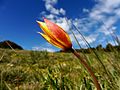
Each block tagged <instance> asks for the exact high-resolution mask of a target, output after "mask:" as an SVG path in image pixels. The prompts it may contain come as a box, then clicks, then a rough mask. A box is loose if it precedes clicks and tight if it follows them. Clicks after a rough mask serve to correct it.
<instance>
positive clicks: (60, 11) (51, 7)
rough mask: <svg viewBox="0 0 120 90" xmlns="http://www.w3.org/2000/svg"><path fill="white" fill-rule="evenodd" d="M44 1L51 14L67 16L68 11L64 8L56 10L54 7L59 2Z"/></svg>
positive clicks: (55, 0)
mask: <svg viewBox="0 0 120 90" xmlns="http://www.w3.org/2000/svg"><path fill="white" fill-rule="evenodd" d="M43 1H45V8H46V10H47V11H49V12H50V13H51V14H55V15H60V14H61V15H65V13H66V11H65V10H64V9H63V8H60V9H56V8H55V7H54V5H55V4H57V2H58V0H43Z"/></svg>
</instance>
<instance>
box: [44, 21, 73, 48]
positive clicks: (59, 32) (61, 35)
mask: <svg viewBox="0 0 120 90" xmlns="http://www.w3.org/2000/svg"><path fill="white" fill-rule="evenodd" d="M44 21H45V23H46V25H47V27H48V29H49V30H50V31H51V32H52V33H53V35H54V36H55V37H56V38H57V40H58V42H60V43H61V44H63V45H64V46H66V47H67V48H71V47H72V44H71V41H70V38H69V36H68V34H67V33H66V32H65V31H64V30H63V29H62V28H61V27H59V26H58V25H57V24H55V23H53V22H51V21H49V20H47V19H44Z"/></svg>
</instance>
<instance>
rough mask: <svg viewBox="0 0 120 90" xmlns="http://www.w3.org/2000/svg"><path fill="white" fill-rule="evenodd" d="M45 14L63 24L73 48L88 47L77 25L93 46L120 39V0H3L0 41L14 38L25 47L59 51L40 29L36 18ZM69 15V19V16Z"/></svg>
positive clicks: (27, 48)
mask: <svg viewBox="0 0 120 90" xmlns="http://www.w3.org/2000/svg"><path fill="white" fill-rule="evenodd" d="M42 17H45V18H47V19H49V20H51V21H53V22H54V23H56V24H58V25H59V26H61V27H62V28H63V29H64V30H65V31H66V32H67V33H68V34H69V35H70V38H71V41H72V43H73V47H74V48H79V46H78V44H77V43H76V41H75V39H74V36H73V34H72V33H71V30H73V32H74V33H75V35H76V37H77V39H78V41H79V43H80V45H81V46H82V47H84V48H85V47H86V46H85V42H84V41H83V40H82V39H81V36H80V34H79V33H78V32H77V30H76V29H75V28H74V27H73V25H75V26H76V27H77V28H78V29H79V31H80V32H81V33H82V34H83V35H84V37H85V39H86V40H87V41H88V42H89V43H90V45H91V46H92V47H96V46H97V45H99V44H102V45H103V46H104V47H105V46H106V44H107V43H108V42H109V43H111V44H113V45H116V43H115V42H113V38H112V36H111V34H112V35H116V36H117V37H118V38H119V39H120V31H119V29H120V24H119V23H120V0H74V1H73V0H0V41H3V40H11V41H13V42H15V43H17V44H19V45H20V46H22V47H23V48H24V49H26V50H47V51H51V52H53V51H58V50H60V49H58V48H56V47H54V46H52V45H50V44H49V43H47V42H46V40H44V39H43V38H42V37H41V36H40V35H39V34H38V33H37V32H42V30H41V29H40V28H39V26H38V24H37V23H36V20H39V21H43V18H42ZM66 18H67V19H66Z"/></svg>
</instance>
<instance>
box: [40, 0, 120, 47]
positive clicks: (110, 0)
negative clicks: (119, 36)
mask: <svg viewBox="0 0 120 90" xmlns="http://www.w3.org/2000/svg"><path fill="white" fill-rule="evenodd" d="M43 1H44V2H45V8H46V10H47V11H48V12H49V13H47V12H46V11H43V12H41V15H44V16H45V17H46V18H48V19H50V20H52V21H53V22H55V23H57V24H58V25H60V26H61V27H62V28H63V29H64V30H66V31H67V32H68V33H69V34H70V37H71V40H72V42H73V43H74V44H75V39H74V36H73V35H72V33H71V31H70V29H71V27H72V23H74V25H75V26H76V27H77V28H78V29H79V30H80V32H81V33H82V34H83V35H84V37H85V38H86V40H87V41H88V42H89V43H90V44H92V43H94V42H96V44H101V43H103V42H106V41H105V40H106V39H105V38H107V37H108V36H109V35H110V32H109V31H110V30H113V28H114V27H115V29H117V27H116V26H115V24H116V23H117V22H118V20H119V19H120V17H119V16H120V0H95V1H96V5H95V6H94V7H93V8H91V9H86V8H83V12H84V13H87V14H88V16H87V17H86V18H79V17H76V18H74V19H72V18H71V19H68V22H69V25H68V23H67V22H66V17H65V16H64V15H65V14H66V10H65V9H63V8H59V9H58V8H55V5H56V4H57V3H58V0H43ZM73 12H74V11H73ZM73 30H74V29H73ZM74 33H75V35H76V37H77V39H78V41H79V43H80V44H81V45H82V46H83V47H84V46H85V42H83V41H82V39H81V36H80V34H79V33H78V32H77V31H76V30H74ZM101 37H102V38H101ZM100 38H101V39H100ZM75 46H76V45H75Z"/></svg>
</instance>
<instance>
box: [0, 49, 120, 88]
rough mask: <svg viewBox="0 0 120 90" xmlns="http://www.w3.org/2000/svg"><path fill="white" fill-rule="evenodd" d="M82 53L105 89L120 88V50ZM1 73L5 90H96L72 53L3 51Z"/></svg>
mask: <svg viewBox="0 0 120 90" xmlns="http://www.w3.org/2000/svg"><path fill="white" fill-rule="evenodd" d="M80 54H81V55H82V56H85V58H86V59H87V63H88V64H89V65H90V66H91V67H92V70H93V71H94V73H95V75H96V77H97V78H98V81H99V82H100V85H101V87H102V90H119V89H120V86H119V85H120V78H119V77H120V68H119V67H120V64H119V63H120V52H119V51H116V50H113V51H111V52H105V51H102V50H101V51H100V50H99V51H98V50H96V55H97V56H96V55H95V54H94V53H93V52H91V53H89V54H83V53H80ZM98 58H99V59H100V60H101V62H102V64H103V65H102V64H101V62H100V61H99V59H98ZM103 66H104V67H103ZM0 73H1V77H0V80H1V83H0V88H1V89H2V90H8V88H9V89H11V90H18V89H19V90H38V89H39V90H56V89H60V90H85V88H86V90H94V89H95V86H94V84H93V82H92V79H91V76H90V75H89V74H88V73H87V71H86V70H85V68H84V67H83V66H82V65H81V64H80V62H79V60H78V59H77V58H76V57H75V56H74V55H73V54H72V53H64V52H61V53H48V52H46V51H25V50H16V52H14V51H12V50H6V49H0ZM81 88H82V89H81Z"/></svg>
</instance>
